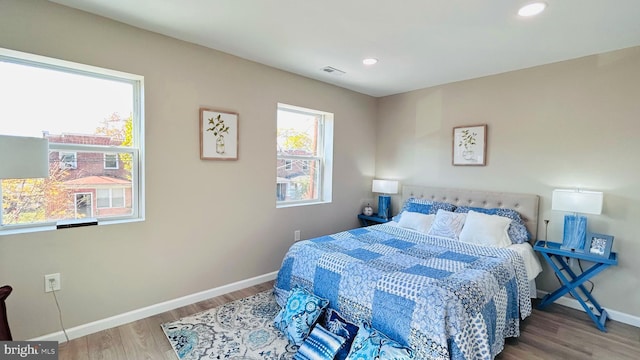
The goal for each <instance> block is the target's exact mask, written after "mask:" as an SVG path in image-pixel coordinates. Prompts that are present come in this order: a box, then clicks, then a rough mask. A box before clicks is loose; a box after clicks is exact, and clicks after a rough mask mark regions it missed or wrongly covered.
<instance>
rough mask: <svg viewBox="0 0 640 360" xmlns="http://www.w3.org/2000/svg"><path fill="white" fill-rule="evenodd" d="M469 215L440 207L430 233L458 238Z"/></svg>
mask: <svg viewBox="0 0 640 360" xmlns="http://www.w3.org/2000/svg"><path fill="white" fill-rule="evenodd" d="M403 216H404V215H403ZM466 217H467V214H466V213H454V212H451V211H446V210H442V209H438V212H437V213H436V217H435V219H433V224H431V229H429V233H428V235H432V236H439V237H446V238H450V239H456V240H458V236H459V235H460V231H461V230H462V226H463V225H464V219H465V218H466Z"/></svg>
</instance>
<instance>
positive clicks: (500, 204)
mask: <svg viewBox="0 0 640 360" xmlns="http://www.w3.org/2000/svg"><path fill="white" fill-rule="evenodd" d="M410 197H415V198H420V199H428V200H434V201H442V202H448V203H451V204H455V205H457V206H473V207H482V208H507V209H514V210H516V211H518V212H519V213H520V216H521V217H522V220H524V222H525V224H526V226H527V229H528V230H529V232H530V233H531V237H532V241H531V242H532V243H533V242H535V240H536V239H537V233H538V203H539V201H540V198H539V196H538V195H535V194H518V193H507V192H491V191H481V190H466V189H451V188H436V187H430V186H419V185H405V186H403V187H402V203H403V204H404V202H405V200H407V199H408V198H410Z"/></svg>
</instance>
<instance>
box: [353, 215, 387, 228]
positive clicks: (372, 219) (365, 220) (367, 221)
mask: <svg viewBox="0 0 640 360" xmlns="http://www.w3.org/2000/svg"><path fill="white" fill-rule="evenodd" d="M358 220H360V225H362V226H369V225H375V224H384V223H386V222H389V221H391V219H383V218H381V217H378V214H373V215H371V216H367V215H365V214H359V215H358Z"/></svg>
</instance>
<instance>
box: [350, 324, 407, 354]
mask: <svg viewBox="0 0 640 360" xmlns="http://www.w3.org/2000/svg"><path fill="white" fill-rule="evenodd" d="M370 359H393V360H405V359H413V351H412V350H411V349H409V348H407V347H404V346H402V345H400V344H398V343H397V342H395V341H393V340H391V339H389V338H388V337H387V336H386V335H384V334H383V333H381V332H380V331H378V330H376V329H374V328H372V327H371V325H369V324H368V323H366V322H364V323H362V324H361V326H360V330H358V335H356V338H355V340H354V341H353V345H351V352H349V355H348V356H347V360H370Z"/></svg>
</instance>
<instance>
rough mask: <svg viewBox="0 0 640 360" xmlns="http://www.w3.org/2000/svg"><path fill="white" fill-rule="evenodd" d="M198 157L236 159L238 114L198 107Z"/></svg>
mask: <svg viewBox="0 0 640 360" xmlns="http://www.w3.org/2000/svg"><path fill="white" fill-rule="evenodd" d="M200 159H202V160H238V114H237V113H232V112H224V111H219V110H215V109H208V108H200Z"/></svg>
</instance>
